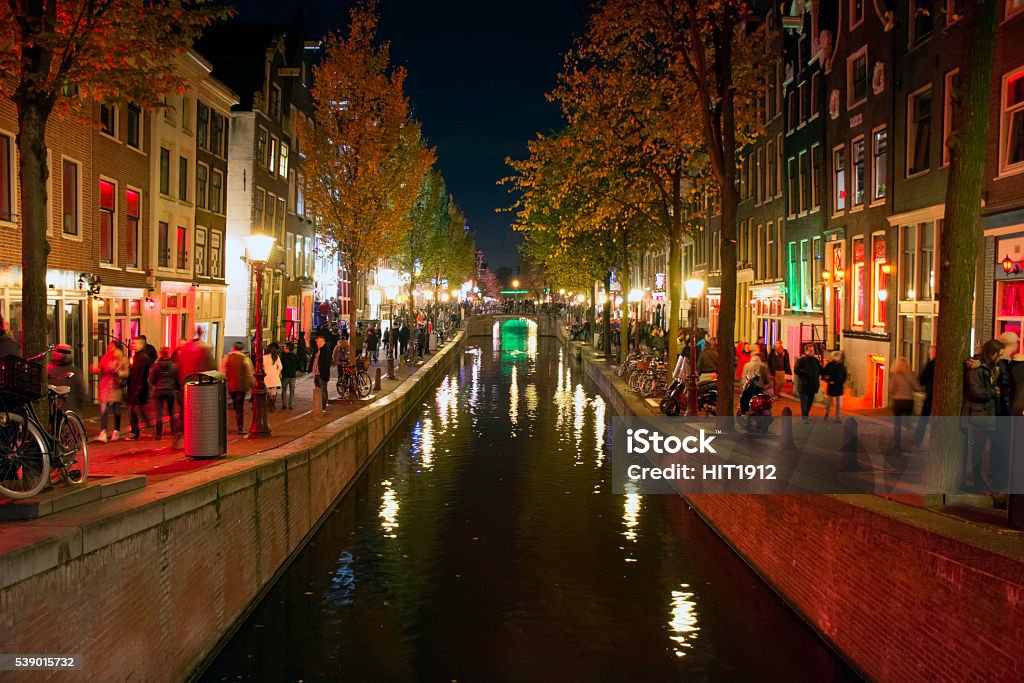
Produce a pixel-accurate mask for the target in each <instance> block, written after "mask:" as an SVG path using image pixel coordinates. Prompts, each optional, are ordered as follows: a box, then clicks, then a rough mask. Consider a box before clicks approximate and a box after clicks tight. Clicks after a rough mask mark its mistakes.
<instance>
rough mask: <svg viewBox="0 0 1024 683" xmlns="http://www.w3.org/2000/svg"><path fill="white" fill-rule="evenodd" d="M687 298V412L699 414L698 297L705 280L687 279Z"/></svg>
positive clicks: (692, 414)
mask: <svg viewBox="0 0 1024 683" xmlns="http://www.w3.org/2000/svg"><path fill="white" fill-rule="evenodd" d="M685 286H686V298H687V299H689V300H690V375H689V377H687V378H686V414H687V415H690V416H696V415H697V299H699V298H700V295H701V293H702V292H703V291H704V281H703V280H698V279H697V278H692V279H690V280H687V281H686V285H685Z"/></svg>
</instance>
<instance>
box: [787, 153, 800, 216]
mask: <svg viewBox="0 0 1024 683" xmlns="http://www.w3.org/2000/svg"><path fill="white" fill-rule="evenodd" d="M787 164H788V177H789V186H788V188H787V190H788V192H789V215H790V216H795V215H796V212H797V211H798V207H799V206H800V197H799V192H800V189H799V187H798V186H797V176H796V159H794V158H792V157H790V158H789V160H788V161H787Z"/></svg>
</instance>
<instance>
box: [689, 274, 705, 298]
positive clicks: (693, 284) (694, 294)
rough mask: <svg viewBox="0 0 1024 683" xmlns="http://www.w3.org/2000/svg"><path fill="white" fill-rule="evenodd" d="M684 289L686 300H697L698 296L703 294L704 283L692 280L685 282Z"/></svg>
mask: <svg viewBox="0 0 1024 683" xmlns="http://www.w3.org/2000/svg"><path fill="white" fill-rule="evenodd" d="M685 287H686V298H687V299H699V298H700V295H701V294H702V293H703V292H704V281H703V280H699V279H697V278H692V279H690V280H687V281H686V285H685Z"/></svg>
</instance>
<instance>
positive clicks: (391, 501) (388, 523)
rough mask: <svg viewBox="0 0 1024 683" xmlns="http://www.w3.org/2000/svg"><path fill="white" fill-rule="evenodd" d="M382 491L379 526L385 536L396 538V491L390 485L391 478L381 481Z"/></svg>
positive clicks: (378, 514)
mask: <svg viewBox="0 0 1024 683" xmlns="http://www.w3.org/2000/svg"><path fill="white" fill-rule="evenodd" d="M381 486H383V487H384V493H383V494H382V495H381V497H380V512H378V513H377V516H378V517H380V528H381V529H383V530H384V537H385V538H397V537H398V536H397V535H396V534H395V531H396V530H397V529H398V493H396V492H395V490H394V489H393V488H392V487H391V480H390V479H385V480H384V481H382V482H381Z"/></svg>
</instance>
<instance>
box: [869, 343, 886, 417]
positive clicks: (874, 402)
mask: <svg viewBox="0 0 1024 683" xmlns="http://www.w3.org/2000/svg"><path fill="white" fill-rule="evenodd" d="M868 367H869V368H870V370H871V407H872V408H882V407H884V406H885V359H884V358H882V357H881V356H871V357H870V359H869V360H868Z"/></svg>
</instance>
